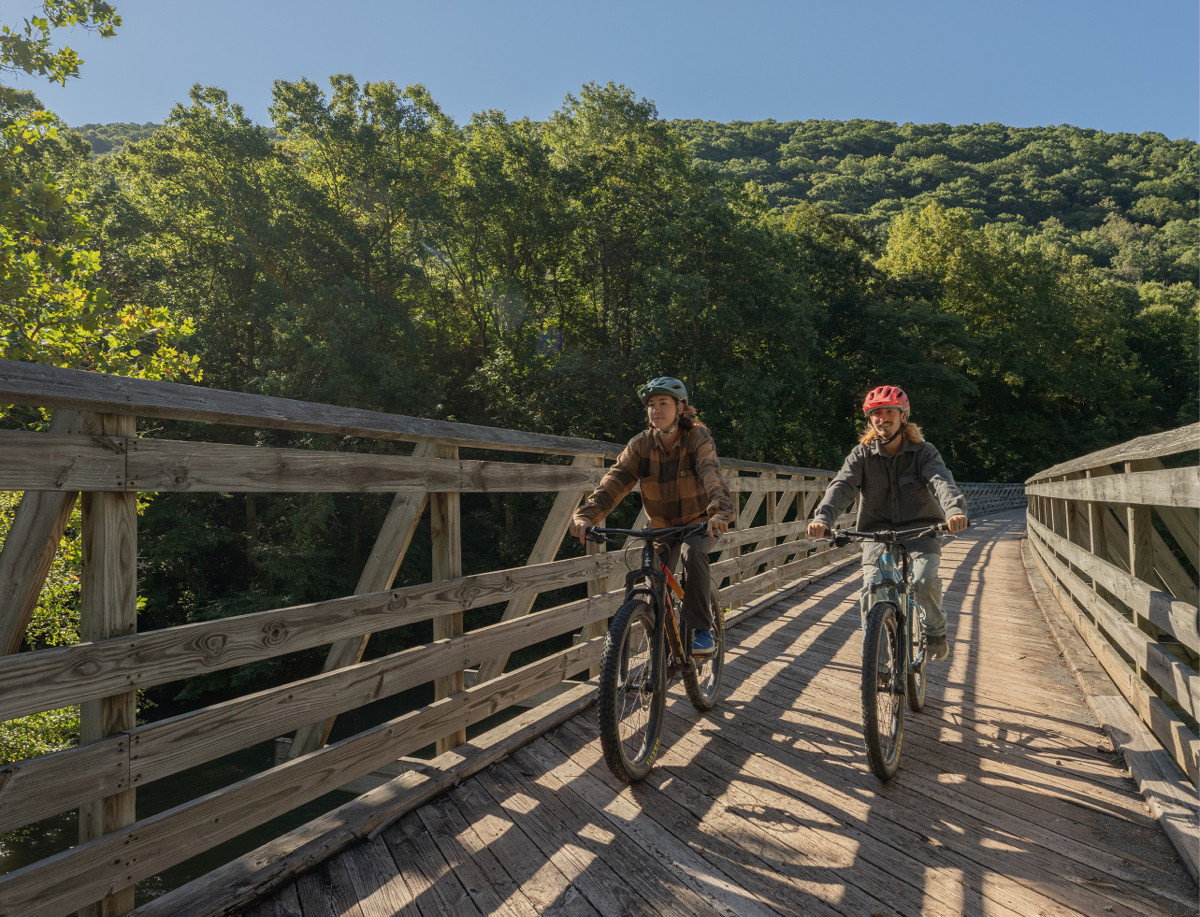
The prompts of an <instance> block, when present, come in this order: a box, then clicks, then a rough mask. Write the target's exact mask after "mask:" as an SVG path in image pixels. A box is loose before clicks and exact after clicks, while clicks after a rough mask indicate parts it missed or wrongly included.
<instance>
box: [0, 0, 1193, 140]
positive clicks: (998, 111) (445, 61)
mask: <svg viewBox="0 0 1200 917" xmlns="http://www.w3.org/2000/svg"><path fill="white" fill-rule="evenodd" d="M112 2H113V3H114V5H115V6H116V7H117V10H118V12H120V13H121V14H122V16H123V17H124V20H125V24H124V26H123V27H122V29H121V30H120V32H119V33H118V35H117V37H116V38H114V39H111V40H108V41H105V40H101V39H99V38H97V37H95V36H94V35H91V34H88V33H84V32H79V31H77V32H75V33H72V34H69V35H68V37H67V42H68V43H69V44H70V45H71V46H72V47H73V48H75V50H77V51H78V52H79V53H80V55H81V56H82V57H83V59H84V65H83V70H82V77H81V78H80V79H78V80H72V81H70V82H69V84H68V86H67V87H66V88H59V87H56V86H51V85H49V84H47V83H45V82H37V81H34V80H31V79H21V80H14V79H11V78H10V79H8V80H7V81H8V82H10V83H16V84H17V85H20V86H23V87H26V88H32V89H35V90H36V91H37V92H38V94H39V96H40V97H41V99H42V101H43V103H45V104H46V106H47V107H49V108H50V109H51V110H53V111H55V112H56V113H57V114H59V115H60V116H61V117H62V118H63V120H65V121H66V122H67V123H68V124H72V125H81V124H85V123H89V122H111V121H131V122H135V123H142V122H146V121H153V122H161V121H163V120H165V119H166V117H167V116H168V114H169V113H170V110H171V108H172V106H173V105H174V104H176V103H177V102H186V101H187V93H188V89H189V88H190V87H191V86H192V84H193V83H197V82H198V83H203V84H206V85H214V86H219V87H221V88H223V89H225V90H227V91H228V93H229V95H230V98H231V100H232V101H234V102H236V103H238V104H240V105H242V107H243V108H244V109H245V111H246V114H247V115H248V116H249V117H250V118H251V119H252V120H254V121H257V122H259V123H263V124H268V123H270V121H269V117H268V115H267V107H268V105H269V104H270V101H271V85H272V83H273V81H274V80H276V79H284V80H295V79H299V78H300V77H307V78H308V79H311V80H314V81H316V82H317V83H319V84H320V85H321V86H323V87H327V86H328V78H329V76H330V74H333V73H350V74H353V75H354V76H355V77H356V78H357V79H358V80H359V81H360V82H367V81H375V80H391V81H393V82H395V83H397V84H399V85H400V86H407V85H410V84H413V83H424V84H425V86H426V87H428V89H429V90H430V92H431V93H432V95H433V98H434V100H435V101H436V102H437V103H438V104H439V105H440V106H441V107H442V108H443V110H445V111H446V112H447V113H448V114H449V115H451V116H452V117H453V118H454V119H455V120H456V121H458V122H459V123H465V122H466V121H468V120H469V119H470V117H471V115H472V114H473V113H476V112H480V111H484V110H486V109H489V108H494V109H499V110H500V111H503V112H504V113H505V114H506V115H507V116H508V117H509V118H510V119H513V120H516V119H519V118H522V117H530V118H532V119H534V120H542V119H544V118H546V117H547V116H548V115H550V114H551V113H552V112H553V111H555V110H556V109H558V108H559V107H560V106H561V105H562V102H563V99H564V97H565V96H566V95H568V94H570V93H577V92H578V91H579V88H580V86H581V85H583V84H584V83H586V82H589V81H595V82H597V83H606V82H608V81H610V80H611V81H613V82H616V83H623V84H624V85H626V86H628V87H629V88H630V89H631V90H633V92H634V93H635V94H636V95H638V96H640V97H644V98H647V99H650V100H652V101H653V102H654V103H655V104H656V105H657V107H658V111H659V114H660V115H661V116H662V117H664V118H669V119H674V118H703V119H707V120H713V121H734V120H742V121H755V120H760V119H765V118H774V119H776V120H778V121H790V120H805V119H809V118H826V119H833V120H848V119H851V118H873V119H879V120H884V121H895V122H898V123H903V122H906V121H911V122H917V123H929V122H946V123H949V124H970V123H982V122H989V121H998V122H1001V123H1003V124H1008V125H1013V126H1018V127H1032V126H1039V125H1052V124H1073V125H1076V126H1078V127H1086V128H1096V129H1099V130H1104V131H1112V132H1117V131H1127V132H1130V133H1142V132H1144V131H1157V132H1159V133H1162V134H1165V135H1166V136H1167V137H1169V138H1171V139H1181V138H1185V137H1186V138H1190V139H1192V140H1195V139H1197V137H1198V135H1200V128H1198V122H1200V4H1198V3H1197V2H1196V0H1143V2H1140V3H1138V2H1133V0H907V2H905V0H820V2H817V0H791V2H784V0H762V2H756V0H741V2H738V3H732V2H710V0H691V2H687V3H684V2H663V0H602V2H589V3H580V2H575V0H509V2H507V3H500V2H495V0H427V2H421V3H417V2H411V0H392V2H385V0H376V2H370V0H322V2H317V0H288V2H281V0H241V2H231V0H187V2H183V0H112ZM39 7H40V4H38V3H37V0H0V22H3V23H5V24H8V25H15V24H18V23H19V22H20V20H21V19H22V18H23V17H25V16H28V15H31V14H32V13H33V12H35V11H36V10H37V9H38V8H39Z"/></svg>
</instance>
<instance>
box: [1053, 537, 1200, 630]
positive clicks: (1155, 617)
mask: <svg viewBox="0 0 1200 917" xmlns="http://www.w3.org/2000/svg"><path fill="white" fill-rule="evenodd" d="M1029 531H1030V535H1031V536H1033V537H1036V539H1039V540H1040V541H1041V542H1043V543H1044V544H1045V545H1046V546H1047V547H1048V548H1049V549H1050V550H1052V551H1053V552H1055V553H1057V554H1060V555H1061V556H1063V557H1064V558H1065V559H1066V560H1067V561H1069V562H1070V563H1071V564H1072V565H1074V566H1076V567H1078V568H1079V569H1080V570H1082V571H1083V572H1084V574H1085V575H1087V576H1088V577H1089V578H1090V579H1092V580H1093V581H1094V582H1096V583H1099V584H1100V585H1101V586H1103V587H1104V588H1105V589H1107V590H1108V591H1109V592H1111V593H1112V594H1113V595H1114V596H1116V597H1117V598H1118V599H1119V600H1120V601H1121V602H1123V603H1124V604H1125V605H1127V606H1129V607H1130V608H1132V609H1135V610H1136V612H1137V614H1138V615H1139V616H1140V617H1144V618H1145V619H1146V620H1148V621H1149V622H1150V623H1151V624H1153V625H1154V626H1155V627H1157V628H1159V629H1160V630H1163V631H1166V632H1167V633H1169V634H1171V635H1172V636H1173V637H1175V639H1176V640H1178V641H1179V642H1180V643H1182V644H1183V645H1184V646H1187V647H1189V648H1190V649H1192V650H1193V652H1196V651H1197V650H1198V648H1200V628H1198V627H1197V622H1196V615H1195V608H1194V607H1192V606H1190V605H1188V603H1187V602H1182V601H1180V600H1178V599H1176V598H1174V597H1172V596H1170V595H1168V594H1167V593H1164V592H1160V591H1159V590H1157V589H1152V588H1151V587H1150V586H1149V584H1147V583H1145V582H1143V581H1141V580H1138V579H1136V578H1134V577H1132V576H1130V575H1129V574H1128V572H1126V571H1125V570H1123V569H1121V568H1120V567H1118V566H1116V565H1115V564H1111V563H1107V562H1105V561H1104V560H1102V559H1100V558H1097V557H1095V555H1093V554H1091V553H1089V552H1087V551H1084V550H1083V549H1082V548H1079V547H1077V546H1075V545H1072V544H1071V543H1070V542H1068V541H1066V540H1065V539H1063V538H1060V537H1057V536H1055V535H1054V533H1053V532H1051V531H1050V530H1049V529H1048V528H1047V527H1046V526H1044V525H1042V524H1041V523H1040V522H1037V521H1036V520H1031V523H1030V526H1029Z"/></svg>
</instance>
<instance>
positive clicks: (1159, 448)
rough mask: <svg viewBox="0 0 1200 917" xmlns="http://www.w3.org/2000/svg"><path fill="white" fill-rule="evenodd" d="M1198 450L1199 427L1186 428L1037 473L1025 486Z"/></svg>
mask: <svg viewBox="0 0 1200 917" xmlns="http://www.w3.org/2000/svg"><path fill="white" fill-rule="evenodd" d="M1198 447H1200V423H1193V424H1188V425H1187V426H1185V427H1179V428H1177V429H1174V430H1167V431H1165V432H1163V433H1151V434H1149V435H1147V436H1139V437H1138V438H1137V439H1131V440H1129V441H1128V442H1125V443H1121V444H1119V445H1116V446H1109V447H1108V448H1107V449H1100V450H1098V451H1097V452H1092V453H1089V454H1088V455H1081V456H1080V457H1079V458H1074V459H1071V460H1069V461H1066V462H1061V463H1060V464H1058V465H1054V466H1053V467H1051V468H1046V469H1044V470H1042V471H1039V472H1036V473H1035V474H1033V475H1032V476H1031V477H1029V478H1027V479H1026V481H1025V483H1026V484H1033V483H1035V482H1037V481H1042V480H1045V479H1046V478H1052V477H1057V476H1058V475H1063V474H1070V473H1071V472H1073V471H1085V470H1087V469H1088V468H1097V467H1100V466H1102V465H1111V464H1113V463H1115V462H1131V461H1137V460H1138V459H1149V458H1160V457H1162V456H1164V455H1174V454H1176V453H1178V452H1186V451H1189V450H1195V449H1197V448H1198Z"/></svg>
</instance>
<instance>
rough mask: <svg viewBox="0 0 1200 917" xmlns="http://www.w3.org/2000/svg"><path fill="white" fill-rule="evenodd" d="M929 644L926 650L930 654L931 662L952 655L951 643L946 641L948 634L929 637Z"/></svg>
mask: <svg viewBox="0 0 1200 917" xmlns="http://www.w3.org/2000/svg"><path fill="white" fill-rule="evenodd" d="M928 639H929V644H928V647H927V649H926V652H927V653H928V654H929V661H930V662H941V661H942V660H943V659H945V658H946V657H947V656H949V655H950V644H949V643H947V642H946V635H945V634H942V635H941V636H938V637H929V638H928Z"/></svg>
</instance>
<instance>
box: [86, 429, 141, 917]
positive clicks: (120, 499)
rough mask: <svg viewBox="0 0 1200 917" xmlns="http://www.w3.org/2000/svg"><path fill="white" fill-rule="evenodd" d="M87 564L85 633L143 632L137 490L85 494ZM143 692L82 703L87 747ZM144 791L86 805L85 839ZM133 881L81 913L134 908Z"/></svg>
mask: <svg viewBox="0 0 1200 917" xmlns="http://www.w3.org/2000/svg"><path fill="white" fill-rule="evenodd" d="M92 419H93V420H94V424H95V426H94V430H95V432H96V433H97V434H98V435H100V436H107V437H114V438H116V437H133V436H135V435H136V433H137V425H136V422H135V420H134V418H133V417H129V416H126V415H116V414H97V415H94V417H93V418H92ZM82 513H83V522H82V536H83V539H82V540H83V570H82V575H81V577H80V584H79V586H80V607H79V639H80V640H81V641H82V642H85V643H86V642H92V641H96V640H104V639H105V638H107V637H120V636H124V635H126V634H132V633H136V631H137V496H136V495H135V494H132V493H119V492H118V493H112V492H99V493H85V494H83V497H82ZM136 715H137V692H136V691H129V692H126V693H124V694H117V695H114V696H112V697H106V698H103V699H101V700H94V701H85V702H84V703H83V704H81V705H80V730H79V742H80V744H81V745H83V744H86V743H88V742H93V741H95V740H97V739H102V738H105V737H106V736H111V735H118V734H120V733H122V732H125V731H126V730H129V729H132V728H133V727H134V725H135V720H136ZM136 798H137V791H136V790H133V789H128V790H125V791H124V792H121V793H117V794H115V795H112V796H108V797H105V798H103V799H97V800H94V801H93V802H90V803H88V804H86V805H84V806H81V807H80V809H79V841H80V843H85V842H87V841H90V840H95V839H96V838H99V837H102V836H103V835H105V834H109V833H111V832H113V831H116V830H118V829H119V828H124V827H127V826H129V825H132V824H133V823H134V822H135V821H136V820H137V811H136V805H135V803H136ZM133 906H134V887H133V886H132V885H130V886H127V887H125V888H122V889H119V890H117V891H116V892H114V893H113V894H111V895H109V896H108V897H107V898H104V899H103V900H102V901H100V902H97V903H96V904H93V905H91V906H89V907H87V908H84V909H83V910H81V911H80V914H83V915H86V917H109V915H117V914H125V913H128V912H129V911H131V910H133Z"/></svg>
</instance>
